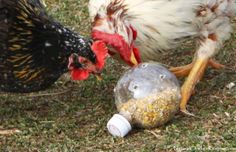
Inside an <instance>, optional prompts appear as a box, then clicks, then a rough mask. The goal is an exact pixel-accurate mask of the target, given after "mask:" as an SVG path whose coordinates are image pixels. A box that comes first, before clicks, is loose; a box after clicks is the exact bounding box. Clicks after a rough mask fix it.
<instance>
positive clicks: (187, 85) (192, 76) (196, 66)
mask: <svg viewBox="0 0 236 152" xmlns="http://www.w3.org/2000/svg"><path fill="white" fill-rule="evenodd" d="M208 63H209V59H200V58H198V59H196V60H195V61H194V62H193V67H192V69H191V71H190V73H189V76H188V77H187V79H186V80H185V82H184V84H183V86H182V88H181V95H182V99H181V102H180V111H182V112H183V113H185V114H188V115H191V114H190V113H189V112H188V111H187V109H186V105H187V103H188V100H189V99H190V97H191V95H192V92H193V90H194V88H195V85H196V84H197V83H198V81H199V80H200V79H201V78H202V76H203V74H204V72H205V69H206V67H207V65H208Z"/></svg>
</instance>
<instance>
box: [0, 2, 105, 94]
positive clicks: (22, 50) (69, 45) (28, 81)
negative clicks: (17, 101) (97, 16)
mask: <svg viewBox="0 0 236 152" xmlns="http://www.w3.org/2000/svg"><path fill="white" fill-rule="evenodd" d="M98 48H99V52H97V51H96V49H98ZM100 49H102V50H103V51H100ZM105 55H106V48H105V45H104V44H103V43H101V42H94V43H93V42H92V40H91V39H86V38H84V37H82V36H81V35H79V34H77V33H74V32H72V31H71V30H69V29H68V28H65V27H64V26H63V25H61V24H60V23H58V22H56V21H54V20H53V19H52V18H51V17H49V16H48V14H47V13H46V11H45V8H44V5H43V3H41V1H40V0H0V90H1V91H7V92H33V91H38V90H42V89H46V88H48V87H49V86H50V85H51V84H53V83H54V82H55V81H56V80H57V79H58V78H59V77H60V76H61V75H62V74H63V73H65V72H67V71H68V70H70V71H71V74H72V78H73V79H77V80H82V79H86V78H87V77H88V76H89V73H97V72H100V70H101V69H102V67H103V65H104V64H103V56H105Z"/></svg>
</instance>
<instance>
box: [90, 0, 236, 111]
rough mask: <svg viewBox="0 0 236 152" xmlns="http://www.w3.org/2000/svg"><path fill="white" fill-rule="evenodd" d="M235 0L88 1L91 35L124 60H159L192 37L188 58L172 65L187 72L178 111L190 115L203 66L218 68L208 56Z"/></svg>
mask: <svg viewBox="0 0 236 152" xmlns="http://www.w3.org/2000/svg"><path fill="white" fill-rule="evenodd" d="M235 4H236V1H235V0H90V2H89V11H90V16H91V19H92V22H93V29H92V30H93V32H92V36H93V38H94V39H97V40H103V41H104V42H106V43H107V45H108V46H110V49H109V53H110V54H111V55H115V54H118V55H120V57H121V58H122V59H123V60H124V61H125V62H126V63H127V64H129V65H135V64H137V63H138V62H140V61H141V60H142V61H150V60H155V61H158V58H159V57H160V56H161V55H162V54H163V53H164V52H168V51H174V48H176V47H177V46H179V45H181V44H182V42H183V41H184V40H188V39H194V40H196V42H197V50H196V53H195V56H194V59H193V62H192V63H191V64H189V65H186V66H182V67H177V68H171V71H172V72H174V73H175V74H176V76H187V79H186V81H185V83H184V84H183V86H182V89H181V90H182V100H181V104H180V110H181V111H182V112H184V113H187V114H190V113H188V111H187V110H186V105H187V102H188V100H189V99H190V96H191V94H192V91H193V90H194V88H195V85H196V84H197V82H198V81H199V80H200V79H201V77H202V76H203V74H204V71H205V69H206V67H207V66H208V65H210V66H213V67H215V68H220V67H222V65H220V64H218V63H216V62H214V61H213V60H212V59H213V58H214V56H215V55H216V54H217V52H218V51H219V50H220V49H221V47H222V46H223V45H222V44H223V43H224V42H225V41H226V40H227V39H228V38H229V37H230V33H231V31H232V27H231V23H230V19H231V18H232V17H233V15H234V14H235V11H236V5H235Z"/></svg>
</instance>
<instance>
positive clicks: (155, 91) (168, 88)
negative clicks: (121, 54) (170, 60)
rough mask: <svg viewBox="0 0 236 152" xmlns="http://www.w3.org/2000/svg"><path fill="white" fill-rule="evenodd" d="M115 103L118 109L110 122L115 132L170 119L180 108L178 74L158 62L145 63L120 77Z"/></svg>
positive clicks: (147, 126) (151, 125)
mask: <svg viewBox="0 0 236 152" xmlns="http://www.w3.org/2000/svg"><path fill="white" fill-rule="evenodd" d="M114 93H115V103H116V107H117V109H118V111H119V113H118V114H115V115H114V116H113V117H112V118H111V119H110V120H109V122H108V123H107V128H108V131H109V132H110V133H111V134H112V135H113V136H118V137H124V136H125V135H127V134H128V133H129V132H130V131H131V130H132V127H133V126H136V127H141V128H154V127H158V126H161V125H163V124H165V123H166V122H168V121H169V120H170V119H171V118H173V116H174V115H175V113H176V112H177V111H178V109H179V102H180V99H181V95H180V87H179V83H178V80H177V79H176V77H175V76H174V75H173V74H172V73H171V72H169V71H168V70H167V69H166V68H165V67H163V66H161V65H160V64H157V63H142V64H140V65H138V66H137V67H135V68H132V69H130V70H128V71H127V72H126V73H125V74H124V75H123V76H122V77H121V78H120V80H119V81H118V83H117V85H116V87H115V89H114Z"/></svg>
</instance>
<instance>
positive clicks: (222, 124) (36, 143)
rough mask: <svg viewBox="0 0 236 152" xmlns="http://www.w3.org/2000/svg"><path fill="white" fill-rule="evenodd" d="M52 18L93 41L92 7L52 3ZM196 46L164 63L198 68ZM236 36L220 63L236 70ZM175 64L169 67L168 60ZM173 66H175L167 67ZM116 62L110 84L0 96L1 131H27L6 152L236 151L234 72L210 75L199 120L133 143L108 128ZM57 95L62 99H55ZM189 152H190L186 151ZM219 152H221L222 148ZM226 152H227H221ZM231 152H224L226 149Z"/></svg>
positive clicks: (74, 1)
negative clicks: (193, 60)
mask: <svg viewBox="0 0 236 152" xmlns="http://www.w3.org/2000/svg"><path fill="white" fill-rule="evenodd" d="M46 2H47V4H48V7H49V11H50V13H51V14H52V15H53V16H54V17H55V18H57V19H58V20H60V21H61V22H63V23H64V24H66V25H68V26H71V27H72V26H73V27H74V29H75V30H76V31H80V33H81V34H83V35H88V34H89V30H90V23H89V20H88V15H87V14H88V13H87V9H86V3H87V0H50V1H49V0H47V1H46ZM192 49H193V48H192V45H191V44H186V45H185V47H183V48H179V49H178V50H176V51H175V52H174V53H173V54H172V55H171V58H170V55H169V56H163V59H162V60H161V62H163V63H165V64H171V65H183V64H185V63H189V62H190V61H191V55H189V53H188V52H187V51H189V50H192ZM235 49H236V33H234V34H233V35H232V38H231V39H230V40H229V41H228V42H227V43H226V44H225V46H224V48H223V49H222V50H221V52H220V53H219V54H218V56H217V60H218V61H220V62H221V63H223V64H225V65H227V66H228V67H230V68H231V69H236V60H235V58H236V50H235ZM167 59H168V60H167ZM167 61H168V62H167ZM124 69H125V68H124V67H123V65H120V64H119V63H117V62H116V61H114V60H112V59H109V61H108V64H107V66H106V69H105V70H104V72H103V77H104V80H103V81H102V82H97V81H95V78H94V77H91V78H90V79H89V80H88V81H84V82H71V81H70V82H68V83H66V84H64V82H65V81H67V80H65V78H62V79H60V80H59V81H58V82H57V83H56V84H55V85H53V86H52V87H51V88H50V89H48V90H46V91H42V92H39V93H36V94H35V93H34V94H6V93H1V94H0V129H1V128H5V129H6V128H18V129H20V130H21V131H22V132H21V133H19V134H15V135H12V136H0V151H19V152H21V151H22V152H25V151H34V152H41V151H50V152H54V151H55V152H58V151H65V152H66V151H182V150H183V151H193V152H195V151H203V149H204V148H205V150H204V151H211V150H213V149H210V148H211V147H212V148H216V149H214V150H213V151H223V150H225V151H235V150H236V149H234V150H233V148H236V108H235V106H236V88H233V89H231V90H229V89H227V88H226V85H227V84H229V83H230V82H235V81H236V74H235V71H234V70H230V69H225V70H212V69H209V70H207V72H206V75H205V77H204V79H203V80H202V81H201V82H200V83H199V84H198V85H197V89H196V91H197V92H196V95H194V96H193V97H192V98H191V101H190V103H189V105H188V109H189V110H190V111H191V112H193V113H194V114H196V115H197V116H199V117H200V118H193V117H186V116H183V115H176V116H175V118H174V119H173V120H172V121H171V122H169V123H168V124H166V125H165V126H163V127H160V128H156V129H153V130H141V129H134V130H133V131H132V132H131V133H130V134H129V135H128V136H127V137H126V138H123V139H120V138H113V137H112V136H110V135H109V134H108V132H107V130H106V123H107V121H108V120H109V118H110V117H111V116H112V115H113V114H114V113H116V112H117V111H116V107H115V105H114V98H113V88H114V86H115V84H116V82H117V80H118V78H119V77H120V76H121V75H122V73H123V71H124ZM54 93H56V94H55V95H54ZM181 148H189V149H185V150H184V149H181ZM200 148H203V149H202V150H201V149H200ZM217 148H218V149H217ZM220 148H221V149H220ZM224 148H225V149H224Z"/></svg>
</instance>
